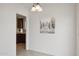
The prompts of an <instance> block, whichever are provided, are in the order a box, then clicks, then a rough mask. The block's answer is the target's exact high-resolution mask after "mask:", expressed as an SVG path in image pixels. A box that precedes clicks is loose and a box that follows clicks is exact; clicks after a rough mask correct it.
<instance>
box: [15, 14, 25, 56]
mask: <svg viewBox="0 0 79 59" xmlns="http://www.w3.org/2000/svg"><path fill="white" fill-rule="evenodd" d="M25 49H26V17H25V16H24V15H20V14H16V55H17V53H18V51H20V50H25Z"/></svg>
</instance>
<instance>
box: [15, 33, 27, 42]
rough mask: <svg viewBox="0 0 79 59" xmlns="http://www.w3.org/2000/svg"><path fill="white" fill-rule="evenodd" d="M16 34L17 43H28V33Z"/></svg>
mask: <svg viewBox="0 0 79 59" xmlns="http://www.w3.org/2000/svg"><path fill="white" fill-rule="evenodd" d="M16 36H17V37H16V39H17V40H16V41H17V43H26V40H25V39H26V34H17V35H16Z"/></svg>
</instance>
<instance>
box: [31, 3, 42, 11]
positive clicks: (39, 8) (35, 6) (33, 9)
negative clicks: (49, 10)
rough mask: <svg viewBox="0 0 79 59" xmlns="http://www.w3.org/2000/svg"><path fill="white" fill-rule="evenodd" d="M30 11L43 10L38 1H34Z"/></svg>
mask: <svg viewBox="0 0 79 59" xmlns="http://www.w3.org/2000/svg"><path fill="white" fill-rule="evenodd" d="M31 11H33V12H35V11H38V12H41V11H43V10H42V7H41V6H40V4H39V3H34V4H33V6H32V9H31Z"/></svg>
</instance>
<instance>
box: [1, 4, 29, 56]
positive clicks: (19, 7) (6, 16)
mask: <svg viewBox="0 0 79 59" xmlns="http://www.w3.org/2000/svg"><path fill="white" fill-rule="evenodd" d="M27 7H28V6H27V5H25V4H0V56H1V55H9V56H10V55H16V14H21V15H24V16H26V18H27V21H28V9H27ZM26 27H28V23H27V25H26ZM27 30H28V29H27ZM27 33H28V31H27ZM27 42H28V35H27ZM27 48H28V43H27Z"/></svg>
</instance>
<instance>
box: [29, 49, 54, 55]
mask: <svg viewBox="0 0 79 59" xmlns="http://www.w3.org/2000/svg"><path fill="white" fill-rule="evenodd" d="M28 50H31V51H35V52H38V53H43V54H46V55H48V56H54V55H51V54H49V53H45V52H41V51H37V50H34V49H28Z"/></svg>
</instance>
